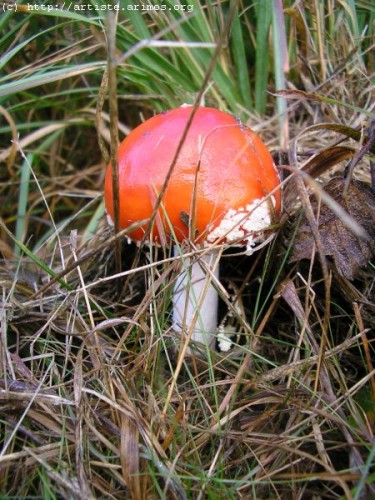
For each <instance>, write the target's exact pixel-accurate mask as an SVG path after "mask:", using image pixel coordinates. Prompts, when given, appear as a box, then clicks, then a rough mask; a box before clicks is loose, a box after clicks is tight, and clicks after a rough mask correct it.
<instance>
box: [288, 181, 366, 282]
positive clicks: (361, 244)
mask: <svg viewBox="0 0 375 500" xmlns="http://www.w3.org/2000/svg"><path fill="white" fill-rule="evenodd" d="M344 187H345V179H344V178H341V177H334V178H333V179H331V180H330V181H329V182H328V183H327V184H326V185H325V186H324V191H325V192H326V193H327V194H328V195H330V196H331V197H332V198H333V199H334V200H335V201H336V202H337V203H338V204H339V205H341V207H342V208H343V209H344V210H345V211H346V212H347V213H348V214H349V215H350V216H351V217H352V218H353V219H354V220H355V221H356V222H357V223H358V224H359V225H361V226H362V227H363V229H364V230H365V231H366V233H367V235H368V238H367V239H361V238H359V237H358V236H356V235H354V234H353V232H352V231H350V229H349V228H348V227H347V226H346V225H344V223H343V221H342V220H341V219H340V218H339V217H338V216H337V215H336V214H335V213H334V212H332V210H331V209H330V208H329V207H328V206H327V205H324V204H318V201H317V200H316V197H315V195H312V199H311V203H312V206H313V209H314V212H315V215H316V217H318V215H317V214H318V211H319V218H318V220H317V223H318V229H319V233H320V238H321V242H322V245H323V250H324V254H325V255H328V256H331V257H333V260H334V263H335V265H336V268H337V271H338V272H339V273H340V274H341V275H342V276H344V277H345V278H348V279H350V280H352V279H354V278H355V275H356V274H357V272H358V270H359V268H360V267H363V266H366V265H367V264H368V262H369V260H370V259H371V258H372V257H373V256H374V255H375V194H374V192H373V191H372V190H371V188H370V186H369V185H368V184H365V183H364V182H360V181H353V182H351V183H350V184H349V188H348V190H347V193H346V195H345V196H344V194H343V193H344ZM314 243H315V241H314V237H313V234H312V231H311V228H310V225H309V223H308V221H307V219H306V218H303V219H302V223H301V225H300V227H299V229H298V233H297V236H296V239H295V242H294V248H293V252H292V256H291V259H290V260H291V262H294V261H297V260H302V259H309V258H311V254H312V249H313V247H314Z"/></svg>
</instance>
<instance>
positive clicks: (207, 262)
mask: <svg viewBox="0 0 375 500" xmlns="http://www.w3.org/2000/svg"><path fill="white" fill-rule="evenodd" d="M174 252H175V255H179V254H180V250H179V249H178V247H175V248H174ZM218 258H219V255H218V251H211V252H206V253H204V254H202V255H201V256H199V255H197V256H196V257H183V258H182V259H181V265H182V270H181V274H180V275H179V276H178V278H177V280H176V283H175V285H174V290H173V327H174V330H175V331H176V332H179V333H182V334H184V335H190V333H191V331H192V333H191V339H192V340H194V341H196V342H201V343H202V344H206V345H207V346H211V345H212V344H213V343H214V340H215V334H216V331H217V321H218V319H217V315H218V302H219V298H218V294H217V291H216V289H215V287H214V286H213V281H215V278H216V279H217V278H218V277H219V263H218Z"/></svg>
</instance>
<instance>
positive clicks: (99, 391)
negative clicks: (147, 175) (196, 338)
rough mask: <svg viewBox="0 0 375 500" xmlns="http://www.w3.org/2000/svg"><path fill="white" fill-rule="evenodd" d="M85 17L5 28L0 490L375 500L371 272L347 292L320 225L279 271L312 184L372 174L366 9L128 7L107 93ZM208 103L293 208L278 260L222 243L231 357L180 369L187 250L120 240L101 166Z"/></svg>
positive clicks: (68, 14)
mask: <svg viewBox="0 0 375 500" xmlns="http://www.w3.org/2000/svg"><path fill="white" fill-rule="evenodd" d="M263 4H264V5H263ZM75 5H77V6H79V7H80V8H81V10H73V9H70V10H68V9H67V8H65V9H56V8H54V9H52V10H50V11H42V10H36V9H34V10H33V11H31V10H30V9H28V7H27V5H26V4H22V5H21V4H20V5H17V10H16V9H15V8H13V9H12V10H9V11H7V12H2V13H1V15H0V48H1V50H0V53H1V56H0V67H1V69H2V72H1V75H0V148H1V151H0V162H1V166H0V197H1V203H2V205H1V219H0V257H1V260H0V285H1V299H0V375H1V376H0V491H1V492H2V497H4V498H33V497H35V498H50V499H57V498H68V497H69V498H113V499H117V498H118V499H120V498H125V497H126V498H134V499H143V498H176V499H188V498H194V499H195V498H196V499H205V498H228V499H237V498H284V497H287V496H292V497H293V498H294V497H295V498H327V499H328V498H330V499H334V498H343V497H345V498H348V499H360V498H372V497H374V496H375V476H374V453H375V451H374V426H375V412H374V407H375V371H374V363H375V361H374V347H373V340H374V336H373V331H374V327H375V324H374V317H375V315H374V311H375V295H374V277H375V274H374V271H375V266H374V263H373V262H369V263H368V265H367V266H365V267H363V268H362V269H361V270H360V271H359V272H358V274H357V275H356V276H355V278H354V279H353V280H351V281H350V280H348V279H347V278H345V277H344V276H342V275H340V274H339V272H338V270H337V269H336V268H335V267H334V265H333V262H332V260H331V259H330V256H324V255H323V254H322V252H321V248H320V247H319V234H316V241H317V242H318V243H317V245H316V249H314V248H312V255H311V259H310V260H301V261H299V262H291V261H290V255H291V252H292V248H293V241H294V238H295V236H296V234H297V231H298V226H299V224H300V222H301V219H302V215H301V213H300V212H299V210H300V209H302V210H305V211H308V210H309V203H310V202H309V195H310V193H311V192H315V193H319V195H320V196H321V200H322V203H328V204H329V203H331V205H330V206H331V208H332V209H333V210H335V208H336V209H337V207H335V206H334V205H333V204H332V200H330V199H329V198H328V196H327V195H326V194H325V192H324V185H325V184H324V183H325V182H326V181H327V180H328V179H330V178H331V177H332V176H333V175H341V176H342V175H343V174H344V173H345V171H346V169H347V168H348V169H349V170H350V175H353V176H354V178H357V179H360V180H362V181H365V182H367V183H370V182H371V179H373V175H372V174H373V166H372V167H371V165H372V163H371V162H373V151H372V150H371V147H370V145H369V142H368V141H370V138H371V137H373V136H372V135H371V134H372V132H371V131H372V129H373V119H374V99H373V93H374V80H373V78H374V75H373V71H374V68H373V60H372V55H373V51H374V15H375V10H374V8H373V6H372V5H371V3H370V2H367V1H357V2H354V1H352V0H345V1H338V2H333V1H331V0H329V1H321V0H315V1H314V2H310V3H307V2H291V1H289V0H285V1H284V2H283V3H282V2H278V1H276V0H275V1H272V2H271V1H269V2H255V3H253V4H251V5H248V3H247V2H244V1H236V2H229V1H227V0H223V1H220V2H203V1H202V2H198V1H197V0H192V1H191V2H186V6H187V5H189V6H191V8H190V7H189V8H187V7H186V8H185V10H183V9H182V6H183V5H184V2H177V1H174V0H165V1H164V2H163V4H161V3H160V2H156V1H151V0H149V1H147V2H132V3H130V2H126V1H120V3H119V6H120V7H121V9H120V10H119V11H118V13H117V14H116V16H117V17H116V26H115V28H116V30H115V36H114V33H113V42H115V43H114V44H113V47H112V49H111V50H112V52H111V56H112V66H111V70H112V75H111V78H112V80H111V85H112V90H111V91H110V92H107V89H106V80H105V78H104V77H103V75H104V72H105V70H106V68H107V66H108V49H107V47H108V44H107V42H108V39H107V31H106V29H107V28H106V19H107V14H108V13H107V12H106V11H105V9H104V8H102V7H103V6H104V5H105V2H104V1H103V2H102V1H98V0H96V1H95V2H94V1H92V2H89V3H86V4H83V2H75ZM84 5H91V6H92V7H93V10H88V8H86V10H85V8H84ZM131 5H133V6H134V5H137V6H138V7H139V8H138V10H135V9H133V10H131V9H129V7H130V6H131ZM142 5H144V8H142ZM161 5H165V6H166V8H165V10H161V8H160V7H161ZM146 7H147V8H146ZM151 7H153V8H152V9H151ZM157 7H159V9H157ZM231 16H233V17H232V18H231ZM112 19H113V18H112ZM113 27H114V26H113ZM287 62H288V63H289V65H287V64H286V63H287ZM114 83H116V86H115V87H116V88H115V90H116V93H117V99H116V102H117V106H118V119H116V117H115V116H114V114H113V113H110V110H111V109H112V110H113V109H114V108H113V104H114V103H113V99H114V95H115V94H114ZM111 99H112V103H111ZM198 101H199V102H201V103H204V104H205V105H207V106H213V107H216V108H219V109H222V110H224V111H228V112H231V113H233V114H235V115H236V116H237V117H238V118H239V119H241V120H242V121H243V122H245V123H246V124H248V125H249V126H250V127H251V128H253V129H254V130H255V131H257V132H259V133H260V135H261V136H262V138H263V139H264V141H265V142H266V143H267V144H268V146H269V147H270V149H271V151H272V152H273V153H274V157H275V158H277V159H278V164H279V165H280V167H279V168H280V171H281V172H282V173H283V176H284V179H283V188H284V199H285V203H284V212H283V215H282V220H281V221H280V224H278V227H277V236H276V237H275V238H274V239H273V240H272V241H271V242H270V244H269V245H267V246H266V245H265V246H263V247H262V248H259V249H258V251H257V252H255V253H254V254H253V255H252V256H246V255H243V254H242V253H239V252H236V250H234V249H233V248H228V249H225V250H224V251H223V255H222V259H221V276H220V284H219V285H220V286H218V284H217V286H218V292H219V295H220V301H221V302H220V318H219V319H220V321H221V322H222V326H223V328H225V329H226V331H231V332H233V333H234V336H233V344H234V347H233V349H232V350H231V351H229V352H227V353H225V352H223V353H219V352H214V351H212V352H210V353H204V354H202V355H197V356H194V357H188V356H185V355H184V350H183V349H180V351H179V352H177V351H176V348H175V346H176V344H177V345H178V342H179V339H178V338H176V334H175V333H174V332H173V330H172V328H171V295H172V289H173V283H174V281H175V279H176V273H177V269H178V267H179V265H180V264H181V262H180V261H181V259H183V257H182V256H175V257H174V256H172V255H171V253H170V251H169V249H167V248H162V249H160V248H151V249H150V248H148V247H146V246H143V247H140V248H139V247H136V246H135V245H133V244H131V243H128V242H127V240H126V234H127V231H123V233H122V234H119V235H113V230H112V229H111V228H109V227H108V225H107V222H106V218H105V215H104V205H103V199H102V190H103V183H104V171H105V164H106V162H107V160H104V159H103V156H102V154H103V152H105V151H109V150H110V143H111V140H112V143H113V137H114V135H116V133H117V132H116V130H117V131H118V134H119V137H120V139H122V138H123V137H124V136H125V135H127V134H128V133H129V131H130V130H131V129H132V128H134V127H135V126H136V125H138V124H139V123H140V122H141V121H142V120H143V119H146V118H148V117H149V116H152V115H153V114H154V113H156V112H160V111H163V110H165V109H168V108H172V107H176V106H179V105H180V104H182V103H191V104H193V103H197V104H199V103H198ZM114 121H115V122H117V123H113V122H114ZM367 146H368V147H367ZM353 158H354V160H353ZM348 161H349V162H350V163H349V164H348V163H347V162H348ZM371 168H372V170H371ZM296 171H297V172H298V171H303V174H302V175H298V176H297V177H298V178H299V179H300V181H299V184H297V187H298V191H297V188H296V183H294V181H295V178H296V174H295V173H293V172H296ZM371 175H372V177H371ZM296 193H298V199H297V196H296ZM335 214H336V216H337V217H338V218H339V219H340V220H341V221H346V222H347V224H348V225H349V227H354V226H353V224H352V221H351V219H350V218H349V219H348V217H347V214H346V212H345V211H344V210H342V207H341V212H340V211H337V210H336V212H335ZM310 215H311V214H310ZM310 221H311V227H312V228H313V230H314V228H315V231H316V227H317V224H316V222H315V221H314V220H313V217H311V218H310ZM144 222H145V221H143V223H144ZM314 224H315V225H314ZM350 224H352V226H350ZM354 229H355V230H357V233H358V235H359V237H360V235H361V233H360V231H361V228H360V227H359V226H358V225H356V226H355V228H354ZM358 231H359V232H358ZM116 241H117V242H118V243H117V245H118V251H117V252H116V250H115V247H116ZM344 250H345V249H343V251H344ZM116 253H117V255H118V257H117V259H118V260H119V261H120V265H118V264H117V265H116V264H115V260H116V258H115V255H116ZM189 256H190V257H191V258H198V257H199V252H197V251H196V250H194V247H193V246H192V251H191V255H189ZM198 347H199V346H197V349H198Z"/></svg>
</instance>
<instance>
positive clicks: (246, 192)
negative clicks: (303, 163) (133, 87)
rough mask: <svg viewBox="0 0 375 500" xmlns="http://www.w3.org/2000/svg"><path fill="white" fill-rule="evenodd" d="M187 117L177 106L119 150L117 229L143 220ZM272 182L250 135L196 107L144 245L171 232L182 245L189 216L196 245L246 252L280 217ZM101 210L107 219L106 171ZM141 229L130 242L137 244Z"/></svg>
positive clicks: (266, 156)
mask: <svg viewBox="0 0 375 500" xmlns="http://www.w3.org/2000/svg"><path fill="white" fill-rule="evenodd" d="M191 112H192V107H191V106H182V107H180V108H177V109H173V110H171V111H167V112H165V113H161V114H159V115H156V116H154V117H152V118H150V119H149V120H147V121H145V122H144V123H142V124H141V125H139V126H138V127H137V128H135V129H134V130H133V131H132V132H131V133H130V134H129V135H128V136H127V137H126V138H125V139H124V141H123V142H122V143H121V144H120V147H119V153H118V161H119V203H120V227H121V228H126V227H128V226H130V225H131V224H133V223H135V222H137V221H141V220H144V219H148V218H150V216H151V214H152V211H153V207H154V204H155V201H156V199H157V197H158V194H159V193H160V191H161V189H162V187H163V184H164V182H165V178H166V175H167V173H168V171H169V169H170V166H171V164H172V161H173V158H174V156H175V153H176V150H177V147H178V144H179V141H180V139H181V137H182V134H183V132H184V129H185V127H186V124H187V121H188V119H189V116H190V114H191ZM279 182H280V180H279V176H278V172H277V170H276V167H275V165H274V162H273V160H272V157H271V155H270V153H269V152H268V150H267V148H266V146H265V145H264V144H263V142H262V141H261V140H260V139H259V137H258V136H257V135H256V134H255V133H254V132H252V131H251V130H249V129H248V128H247V127H245V126H244V125H242V124H241V123H239V122H238V121H237V120H236V119H235V118H234V117H233V116H231V115H229V114H227V113H224V112H222V111H218V110H216V109H212V108H206V107H200V108H198V110H197V111H196V114H195V116H194V118H193V122H192V124H191V126H190V128H189V131H188V134H187V137H186V139H185V142H184V144H183V147H182V149H181V151H180V154H179V156H178V159H177V162H176V164H175V166H174V170H173V173H172V177H171V178H170V181H169V183H168V187H167V189H166V192H165V194H164V197H163V200H162V206H161V207H160V208H159V211H158V221H157V222H158V223H157V224H154V227H153V229H152V233H151V239H152V241H155V242H160V241H162V240H163V238H164V236H166V237H167V238H168V236H169V235H170V234H171V227H172V228H173V232H174V234H175V237H176V238H177V239H178V240H179V241H183V240H184V239H185V238H187V237H188V235H189V230H188V224H187V221H186V219H187V218H188V216H191V215H192V214H194V216H193V217H192V220H194V221H195V228H194V229H195V233H194V234H195V235H196V242H197V243H203V242H204V241H208V242H213V241H220V242H223V243H230V244H245V245H246V244H248V245H250V246H251V245H252V244H253V243H254V242H255V241H256V239H258V238H259V236H260V235H261V234H262V231H263V230H264V229H266V228H267V227H268V226H269V225H270V223H271V222H272V220H273V219H274V217H275V216H277V215H278V214H279V212H280V207H281V192H280V188H279V187H278V186H279ZM105 203H106V208H107V212H108V214H109V215H110V217H111V218H112V219H113V193H112V173H111V166H110V165H108V168H107V173H106V178H105ZM194 203H195V207H194ZM160 224H162V228H161V225H160ZM146 227H147V225H145V226H142V227H140V228H138V229H136V230H134V231H132V232H131V234H130V235H129V236H130V237H131V238H132V239H134V240H141V239H142V238H143V237H144V234H145V229H146ZM161 232H163V233H164V234H160V233H161Z"/></svg>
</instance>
